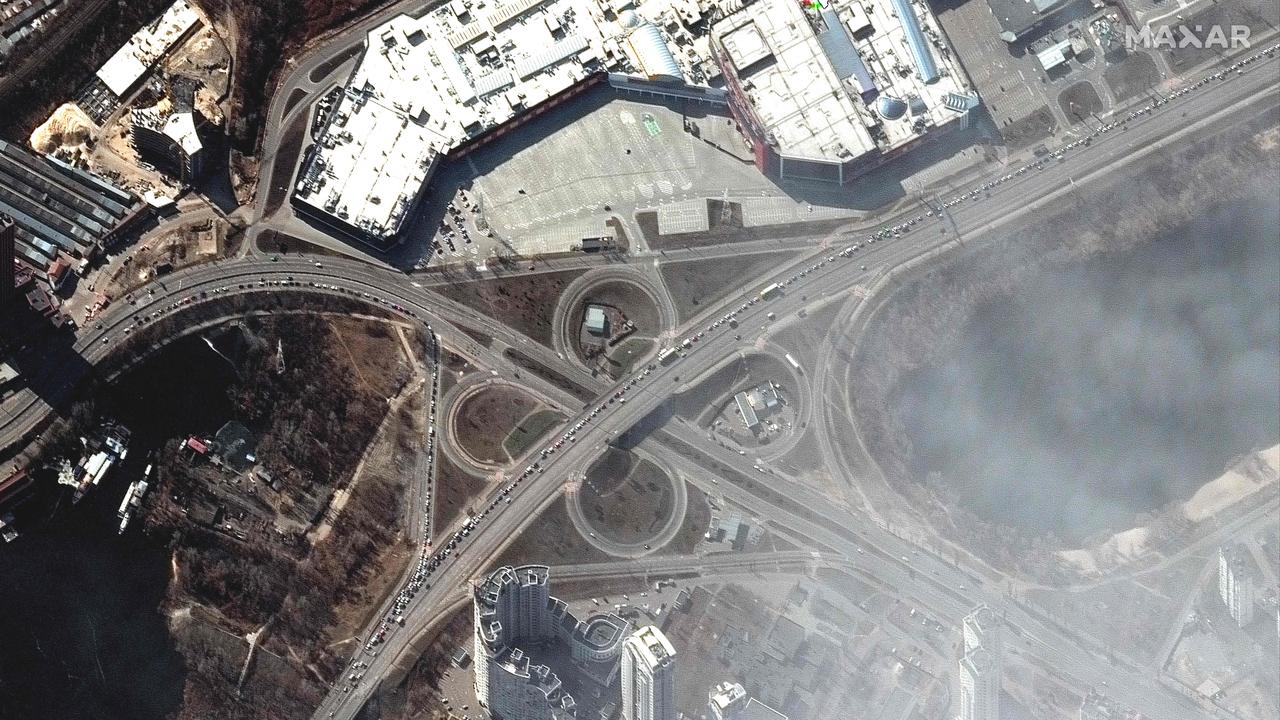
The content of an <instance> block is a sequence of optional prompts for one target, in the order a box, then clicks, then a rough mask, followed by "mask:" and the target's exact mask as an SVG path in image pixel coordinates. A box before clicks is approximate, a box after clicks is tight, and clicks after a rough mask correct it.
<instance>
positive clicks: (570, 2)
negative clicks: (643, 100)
mask: <svg viewBox="0 0 1280 720" xmlns="http://www.w3.org/2000/svg"><path fill="white" fill-rule="evenodd" d="M623 20H625V21H626V22H625V23H624V22H620V21H619V20H618V19H612V18H606V16H605V12H604V8H603V6H602V5H600V4H599V3H596V2H593V1H592V0H508V2H503V3H495V2H492V1H491V0H453V1H452V2H450V3H448V4H446V5H442V6H440V7H438V8H437V9H435V10H434V11H432V12H431V13H429V14H427V15H426V16H424V17H422V18H420V19H419V18H413V17H410V16H408V15H400V16H398V17H395V18H393V19H391V20H389V21H388V22H386V23H385V24H383V25H381V26H379V27H377V28H375V29H373V30H372V31H371V32H370V33H369V35H368V40H367V47H366V50H365V54H364V56H363V58H362V59H361V61H360V63H359V65H358V66H357V68H356V70H355V72H354V73H353V74H352V77H351V79H350V81H349V82H348V84H347V89H346V92H345V93H344V95H343V96H342V98H341V100H340V101H339V102H338V104H337V106H336V107H335V108H334V111H333V112H334V114H333V116H332V122H331V124H330V126H329V127H328V128H327V130H326V131H325V133H324V135H323V137H322V139H321V140H320V143H319V147H318V150H317V152H316V153H315V154H314V159H313V160H312V162H311V165H310V166H308V167H305V168H304V169H303V172H302V174H301V175H300V177H299V182H298V186H297V191H296V197H297V199H298V200H299V201H301V202H303V203H306V204H308V205H310V206H312V207H314V208H316V209H319V210H321V211H323V212H325V213H327V214H330V215H333V216H336V217H338V218H340V219H342V220H344V221H346V222H348V223H350V224H351V225H354V226H355V227H357V228H359V229H360V230H362V231H364V232H365V233H367V234H369V235H371V236H373V237H376V238H382V239H387V238H390V237H391V236H393V235H395V234H396V233H397V232H398V231H399V229H400V226H401V225H402V223H403V222H404V220H405V218H406V216H407V214H408V211H409V210H410V209H411V208H412V207H413V204H414V201H415V200H416V199H417V197H418V195H419V194H420V192H421V188H422V185H423V183H424V181H425V180H426V178H427V176H428V175H429V174H430V172H431V169H432V167H433V164H434V163H435V162H436V160H437V159H438V158H439V156H440V155H442V154H444V153H447V152H448V151H449V150H451V149H453V148H454V147H457V146H458V145H460V144H462V143H463V142H465V141H466V140H468V139H469V138H472V137H475V136H477V135H479V134H481V133H483V132H484V131H486V130H488V129H490V128H492V127H494V126H497V125H500V124H502V123H505V122H507V121H508V120H511V119H512V118H513V117H515V116H517V115H519V114H520V113H522V112H524V111H525V110H527V109H529V108H532V107H534V106H536V105H538V104H539V103H541V102H543V101H544V100H547V99H548V98H550V97H552V96H554V95H556V94H557V93H560V92H562V91H564V90H567V89H568V88H571V87H573V86H574V85H577V84H578V83H580V82H581V81H583V80H584V79H586V78H587V77H588V76H589V75H591V74H592V73H594V72H597V71H604V70H618V71H626V72H633V71H637V70H639V69H641V68H645V67H648V68H655V69H656V70H655V72H664V73H670V72H672V71H673V69H675V70H679V71H680V72H682V73H683V72H684V69H683V68H684V67H686V66H687V64H688V62H689V60H688V58H687V57H686V56H685V55H677V54H676V53H675V52H673V51H672V49H671V47H670V46H668V45H666V43H665V40H664V39H663V36H662V35H660V34H658V35H655V34H654V29H655V26H654V25H653V24H652V23H650V22H648V21H646V20H645V19H644V18H642V17H640V16H638V15H635V14H634V13H633V14H631V15H627V16H626V17H625V18H623Z"/></svg>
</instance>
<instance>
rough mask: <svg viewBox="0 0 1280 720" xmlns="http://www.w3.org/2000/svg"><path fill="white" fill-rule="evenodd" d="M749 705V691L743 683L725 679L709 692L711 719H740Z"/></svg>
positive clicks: (708, 701) (708, 714) (708, 705)
mask: <svg viewBox="0 0 1280 720" xmlns="http://www.w3.org/2000/svg"><path fill="white" fill-rule="evenodd" d="M746 705H747V691H746V689H745V688H743V687H742V684H741V683H735V682H729V681H727V680H726V681H725V682H722V683H720V684H719V685H716V686H715V687H713V688H711V692H709V693H707V717H708V718H710V720H738V718H739V717H740V716H741V715H742V709H743V708H744V707H746Z"/></svg>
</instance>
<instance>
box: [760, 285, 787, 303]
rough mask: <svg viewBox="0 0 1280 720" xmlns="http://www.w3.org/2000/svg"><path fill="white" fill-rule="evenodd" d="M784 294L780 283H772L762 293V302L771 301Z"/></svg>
mask: <svg viewBox="0 0 1280 720" xmlns="http://www.w3.org/2000/svg"><path fill="white" fill-rule="evenodd" d="M781 294H782V286H781V285H779V284H778V283H771V284H770V285H769V286H768V287H766V288H765V289H763V290H761V291H760V299H761V300H770V299H772V298H775V297H777V296H779V295H781Z"/></svg>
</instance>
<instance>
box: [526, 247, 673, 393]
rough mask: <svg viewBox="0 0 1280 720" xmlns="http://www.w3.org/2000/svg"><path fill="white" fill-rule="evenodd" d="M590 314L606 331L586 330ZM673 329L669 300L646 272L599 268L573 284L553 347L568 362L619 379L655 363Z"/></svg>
mask: <svg viewBox="0 0 1280 720" xmlns="http://www.w3.org/2000/svg"><path fill="white" fill-rule="evenodd" d="M589 308H594V309H595V313H596V314H597V317H598V318H599V320H600V321H602V326H596V327H594V328H593V329H590V330H589V329H588V323H587V320H588V309H589ZM675 324H676V310H675V306H674V305H673V304H672V303H671V299H670V298H669V297H667V294H666V293H665V292H664V291H663V290H662V289H661V287H660V285H659V284H658V283H655V282H654V281H653V280H651V279H650V278H648V277H646V275H645V273H644V272H643V271H642V270H639V269H636V268H634V267H608V268H600V269H598V270H594V271H591V272H588V273H586V274H584V275H582V276H581V277H579V278H577V279H575V280H574V281H573V282H572V283H570V285H569V287H567V288H565V291H564V292H563V293H562V294H561V295H560V300H559V302H558V303H557V304H556V309H555V315H554V317H553V318H552V335H551V343H552V348H553V349H554V350H555V351H556V352H557V353H559V354H560V355H561V356H562V357H564V358H565V359H566V361H568V362H571V363H573V364H574V365H576V366H578V367H580V368H582V369H584V370H587V371H588V372H592V373H597V374H598V373H604V374H607V375H608V376H610V377H613V378H618V377H622V376H623V375H626V374H627V373H629V372H630V371H631V370H632V369H634V368H635V367H637V366H638V365H640V364H642V363H643V362H645V361H647V360H648V359H649V358H650V357H652V356H653V355H654V353H656V351H657V349H658V345H659V341H660V338H661V337H662V336H663V335H664V334H665V333H667V332H669V331H671V330H673V329H674V328H675Z"/></svg>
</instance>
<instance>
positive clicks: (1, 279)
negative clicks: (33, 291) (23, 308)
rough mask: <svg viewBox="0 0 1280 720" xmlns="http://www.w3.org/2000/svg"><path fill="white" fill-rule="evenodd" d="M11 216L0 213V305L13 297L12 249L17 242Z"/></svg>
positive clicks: (3, 305) (7, 302) (2, 305)
mask: <svg viewBox="0 0 1280 720" xmlns="http://www.w3.org/2000/svg"><path fill="white" fill-rule="evenodd" d="M17 238H18V235H17V230H16V228H15V227H14V224H13V218H11V217H9V216H8V215H5V214H4V213H0V307H7V306H8V305H9V301H10V300H12V299H13V249H14V246H15V245H16V243H17V242H18V239H17Z"/></svg>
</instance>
